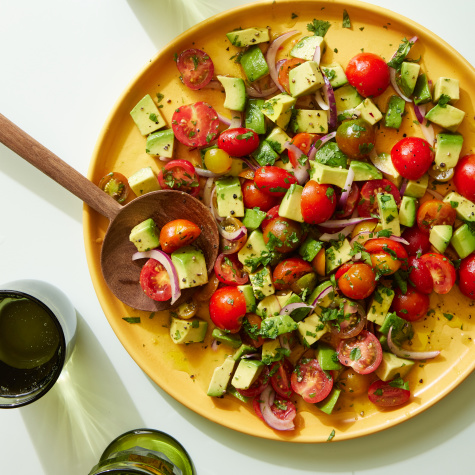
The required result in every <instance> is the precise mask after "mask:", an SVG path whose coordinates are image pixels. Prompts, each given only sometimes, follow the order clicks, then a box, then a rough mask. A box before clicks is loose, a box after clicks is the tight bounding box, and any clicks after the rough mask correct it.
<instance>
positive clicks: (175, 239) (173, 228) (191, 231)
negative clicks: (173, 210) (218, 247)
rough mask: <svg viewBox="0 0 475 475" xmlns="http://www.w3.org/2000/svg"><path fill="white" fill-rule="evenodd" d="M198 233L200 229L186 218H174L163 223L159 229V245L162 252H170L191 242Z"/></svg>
mask: <svg viewBox="0 0 475 475" xmlns="http://www.w3.org/2000/svg"><path fill="white" fill-rule="evenodd" d="M200 234H201V229H200V227H199V226H197V225H196V224H195V223H192V222H191V221H188V220H187V219H175V220H174V221H170V222H169V223H167V224H165V226H163V228H162V230H161V231H160V246H161V247H162V249H163V251H164V252H166V253H168V254H171V253H172V252H174V251H176V250H177V249H180V247H184V246H188V244H191V243H192V242H193V241H194V240H195V239H197V238H198V236H199V235H200Z"/></svg>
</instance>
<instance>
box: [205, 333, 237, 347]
mask: <svg viewBox="0 0 475 475" xmlns="http://www.w3.org/2000/svg"><path fill="white" fill-rule="evenodd" d="M211 336H212V337H213V338H214V339H215V340H216V341H218V342H219V343H224V344H225V345H228V346H230V347H231V348H239V347H240V346H241V345H242V340H241V337H240V336H239V334H237V333H228V332H225V331H224V330H221V329H219V328H214V329H213V331H212V332H211Z"/></svg>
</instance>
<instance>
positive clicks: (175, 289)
mask: <svg viewBox="0 0 475 475" xmlns="http://www.w3.org/2000/svg"><path fill="white" fill-rule="evenodd" d="M137 259H155V260H156V261H158V262H160V264H162V266H163V267H164V268H165V270H166V271H167V274H168V277H169V278H170V285H171V288H172V300H171V304H172V305H173V304H174V303H175V302H176V301H177V300H178V298H179V297H180V295H181V290H180V285H179V283H178V274H177V272H176V269H175V266H174V265H173V262H172V260H171V259H170V256H169V255H168V254H166V253H165V252H163V251H160V250H159V249H152V250H151V251H145V252H136V253H134V254H133V255H132V260H133V261H135V260H137Z"/></svg>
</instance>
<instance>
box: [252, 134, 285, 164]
mask: <svg viewBox="0 0 475 475" xmlns="http://www.w3.org/2000/svg"><path fill="white" fill-rule="evenodd" d="M252 158H254V160H255V161H256V162H257V163H258V164H259V165H260V166H261V167H263V166H265V165H274V163H275V161H276V160H277V159H278V158H279V154H278V153H277V152H275V151H274V149H273V148H272V145H271V144H270V143H269V142H267V140H261V141H260V143H259V146H258V147H257V149H256V150H254V152H252Z"/></svg>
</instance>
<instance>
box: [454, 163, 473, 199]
mask: <svg viewBox="0 0 475 475" xmlns="http://www.w3.org/2000/svg"><path fill="white" fill-rule="evenodd" d="M454 171H455V175H454V184H455V187H456V188H457V191H458V192H459V193H460V194H461V195H462V196H464V197H465V198H467V199H468V200H470V201H475V154H471V155H465V156H464V157H462V158H461V159H460V160H459V161H458V163H457V165H456V166H455V170H454Z"/></svg>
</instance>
